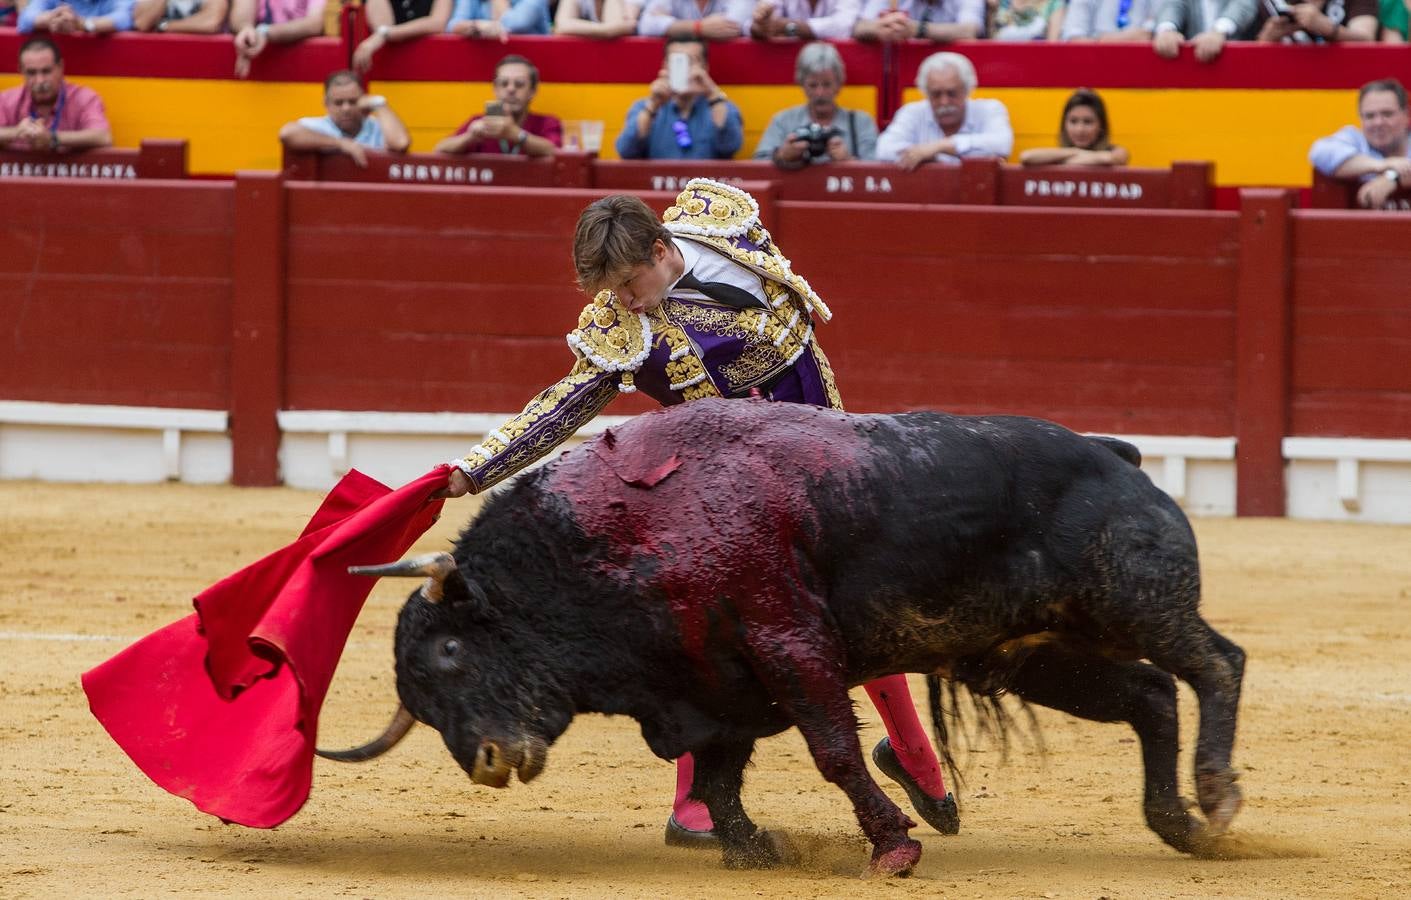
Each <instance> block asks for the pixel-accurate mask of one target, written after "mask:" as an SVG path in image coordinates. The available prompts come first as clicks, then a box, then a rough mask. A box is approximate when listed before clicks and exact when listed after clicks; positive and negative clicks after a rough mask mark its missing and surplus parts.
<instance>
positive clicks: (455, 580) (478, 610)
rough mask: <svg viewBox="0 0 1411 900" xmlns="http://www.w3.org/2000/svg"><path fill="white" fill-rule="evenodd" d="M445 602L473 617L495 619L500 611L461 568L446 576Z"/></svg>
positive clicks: (487, 619) (484, 619) (483, 619)
mask: <svg viewBox="0 0 1411 900" xmlns="http://www.w3.org/2000/svg"><path fill="white" fill-rule="evenodd" d="M444 590H445V602H446V603H447V604H449V605H450V606H452V607H454V608H455V609H457V610H461V611H463V612H467V613H469V614H470V616H471V618H473V619H480V620H482V621H494V620H495V619H498V618H499V617H500V613H499V611H498V610H497V609H495V607H494V606H492V605H491V604H490V598H489V597H487V596H485V591H484V589H482V588H481V587H480V585H479V584H477V583H476V582H475V580H474V579H470V578H464V577H462V576H461V573H460V571H459V570H455V571H452V572H451V573H450V574H449V575H447V576H446V581H445V585H444Z"/></svg>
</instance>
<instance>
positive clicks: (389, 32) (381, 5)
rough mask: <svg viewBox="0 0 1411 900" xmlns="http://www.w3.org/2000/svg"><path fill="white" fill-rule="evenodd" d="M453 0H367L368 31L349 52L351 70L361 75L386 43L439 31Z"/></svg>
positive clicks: (443, 29) (448, 20)
mask: <svg viewBox="0 0 1411 900" xmlns="http://www.w3.org/2000/svg"><path fill="white" fill-rule="evenodd" d="M452 2H453V0H397V2H395V3H393V2H392V0H367V2H365V3H364V4H363V11H364V14H365V15H366V16H367V26H368V28H370V29H372V34H369V35H368V36H367V37H365V38H363V39H362V41H361V42H360V43H359V44H358V46H357V49H356V50H354V51H353V71H354V72H357V73H358V74H360V75H365V74H367V72H368V71H369V70H370V69H372V58H373V57H374V56H376V55H377V51H379V50H381V49H382V48H383V47H385V46H387V45H388V44H399V43H401V42H402V41H410V40H415V39H416V38H419V37H425V36H426V35H428V34H441V33H442V32H443V31H445V30H446V25H447V23H449V22H450V21H451V4H452Z"/></svg>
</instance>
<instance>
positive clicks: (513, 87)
mask: <svg viewBox="0 0 1411 900" xmlns="http://www.w3.org/2000/svg"><path fill="white" fill-rule="evenodd" d="M494 88H495V99H494V101H492V103H490V104H487V106H488V109H487V112H486V114H485V115H475V116H471V117H470V119H469V120H467V121H466V122H465V124H463V125H461V127H460V128H459V129H457V130H456V133H455V134H453V135H451V136H450V137H448V138H445V139H443V140H442V141H441V142H440V143H439V144H437V145H436V152H437V153H522V154H524V155H525V156H553V155H554V151H555V150H557V149H558V148H559V147H561V146H563V123H562V122H560V121H559V120H558V119H557V118H556V117H555V116H544V115H540V114H539V113H532V112H530V111H529V104H530V103H533V102H534V95H535V94H537V93H538V92H539V70H538V69H537V68H535V67H534V64H533V63H532V62H530V61H529V60H527V59H525V58H524V57H523V56H519V55H516V54H510V55H509V56H506V57H505V58H504V59H502V60H500V61H499V63H497V64H496V65H495V81H494ZM495 104H499V107H498V109H496V107H495Z"/></svg>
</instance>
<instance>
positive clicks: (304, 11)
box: [230, 0, 324, 78]
mask: <svg viewBox="0 0 1411 900" xmlns="http://www.w3.org/2000/svg"><path fill="white" fill-rule="evenodd" d="M323 7H324V0H231V5H230V30H231V31H232V32H234V34H235V77H236V78H244V77H245V76H247V75H249V74H250V63H251V61H252V60H254V58H255V57H257V56H259V55H260V54H261V53H263V52H265V48H266V47H268V46H269V45H270V44H292V43H294V42H295V41H302V40H303V39H304V38H311V37H318V36H319V35H321V34H323Z"/></svg>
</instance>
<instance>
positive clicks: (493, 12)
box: [446, 0, 549, 41]
mask: <svg viewBox="0 0 1411 900" xmlns="http://www.w3.org/2000/svg"><path fill="white" fill-rule="evenodd" d="M446 31H448V32H450V33H451V34H458V35H460V36H461V37H466V38H486V39H490V40H497V41H503V40H505V39H507V38H508V37H509V36H510V35H512V34H548V33H549V0H456V5H455V7H454V8H453V9H452V10H451V24H449V25H447V26H446Z"/></svg>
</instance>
